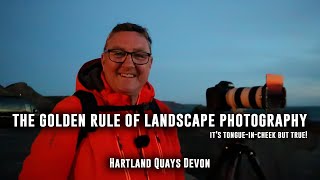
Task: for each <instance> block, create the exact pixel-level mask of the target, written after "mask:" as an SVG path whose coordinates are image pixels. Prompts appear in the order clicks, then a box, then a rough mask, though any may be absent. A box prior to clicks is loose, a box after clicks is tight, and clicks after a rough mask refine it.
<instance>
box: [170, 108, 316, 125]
mask: <svg viewBox="0 0 320 180" xmlns="http://www.w3.org/2000/svg"><path fill="white" fill-rule="evenodd" d="M169 106H170V105H169ZM197 106H200V105H193V104H190V105H183V106H179V107H175V106H170V108H171V109H172V111H173V112H174V113H191V112H192V111H193V109H194V108H195V107H197ZM202 107H204V106H202ZM244 112H247V113H264V112H265V110H263V109H244ZM279 112H281V113H288V114H297V113H299V114H300V113H303V114H307V119H308V120H310V121H316V122H319V123H320V106H288V107H285V108H284V109H282V110H280V111H279Z"/></svg>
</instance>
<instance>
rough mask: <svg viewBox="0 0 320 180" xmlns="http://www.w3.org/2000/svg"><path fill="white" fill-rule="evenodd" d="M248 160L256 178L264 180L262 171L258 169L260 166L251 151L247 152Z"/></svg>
mask: <svg viewBox="0 0 320 180" xmlns="http://www.w3.org/2000/svg"><path fill="white" fill-rule="evenodd" d="M247 156H248V159H249V162H250V164H251V166H252V168H253V170H254V172H256V174H257V176H258V177H259V179H261V180H266V177H265V175H264V174H263V171H262V169H261V167H260V164H259V162H258V160H257V159H256V154H255V152H254V151H253V150H251V149H250V150H249V151H248V154H247Z"/></svg>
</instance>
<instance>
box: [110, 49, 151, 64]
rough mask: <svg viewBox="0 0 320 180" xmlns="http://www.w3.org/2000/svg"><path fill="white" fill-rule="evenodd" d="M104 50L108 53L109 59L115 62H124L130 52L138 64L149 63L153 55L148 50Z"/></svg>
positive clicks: (134, 61)
mask: <svg viewBox="0 0 320 180" xmlns="http://www.w3.org/2000/svg"><path fill="white" fill-rule="evenodd" d="M104 52H105V53H108V56H109V59H110V60H111V61H113V62H115V63H123V62H124V61H125V60H126V58H127V56H128V54H130V55H131V59H132V61H133V63H134V64H137V65H143V64H147V63H148V62H149V59H150V56H151V53H147V52H127V51H123V50H119V49H109V50H106V51H104Z"/></svg>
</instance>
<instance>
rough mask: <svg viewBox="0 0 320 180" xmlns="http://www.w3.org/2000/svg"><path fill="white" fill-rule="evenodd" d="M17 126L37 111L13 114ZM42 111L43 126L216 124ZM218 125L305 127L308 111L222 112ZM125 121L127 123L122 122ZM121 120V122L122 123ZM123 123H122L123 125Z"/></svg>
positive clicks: (197, 117)
mask: <svg viewBox="0 0 320 180" xmlns="http://www.w3.org/2000/svg"><path fill="white" fill-rule="evenodd" d="M12 116H13V117H14V127H35V115H34V114H13V115H12ZM88 117H90V119H89V120H87V121H86V115H85V114H60V115H58V114H40V115H39V122H38V123H37V124H39V125H40V127H85V126H90V127H120V126H123V125H124V126H126V127H137V126H138V124H139V123H140V124H141V123H144V126H145V127H215V126H216V121H215V118H216V116H215V114H158V115H156V114H155V115H147V114H146V115H141V116H140V114H126V115H124V116H120V114H91V115H90V116H88ZM216 119H217V122H218V123H217V126H219V127H288V126H289V127H305V122H306V119H307V114H219V117H217V118H216ZM123 121H124V122H123ZM120 122H121V123H120ZM120 124H121V125H120Z"/></svg>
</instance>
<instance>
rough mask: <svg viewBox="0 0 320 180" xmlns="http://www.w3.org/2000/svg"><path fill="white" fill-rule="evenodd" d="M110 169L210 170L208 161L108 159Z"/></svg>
mask: <svg viewBox="0 0 320 180" xmlns="http://www.w3.org/2000/svg"><path fill="white" fill-rule="evenodd" d="M109 167H110V168H156V169H171V168H181V167H182V168H210V159H190V158H183V159H162V158H154V159H116V158H110V159H109Z"/></svg>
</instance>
